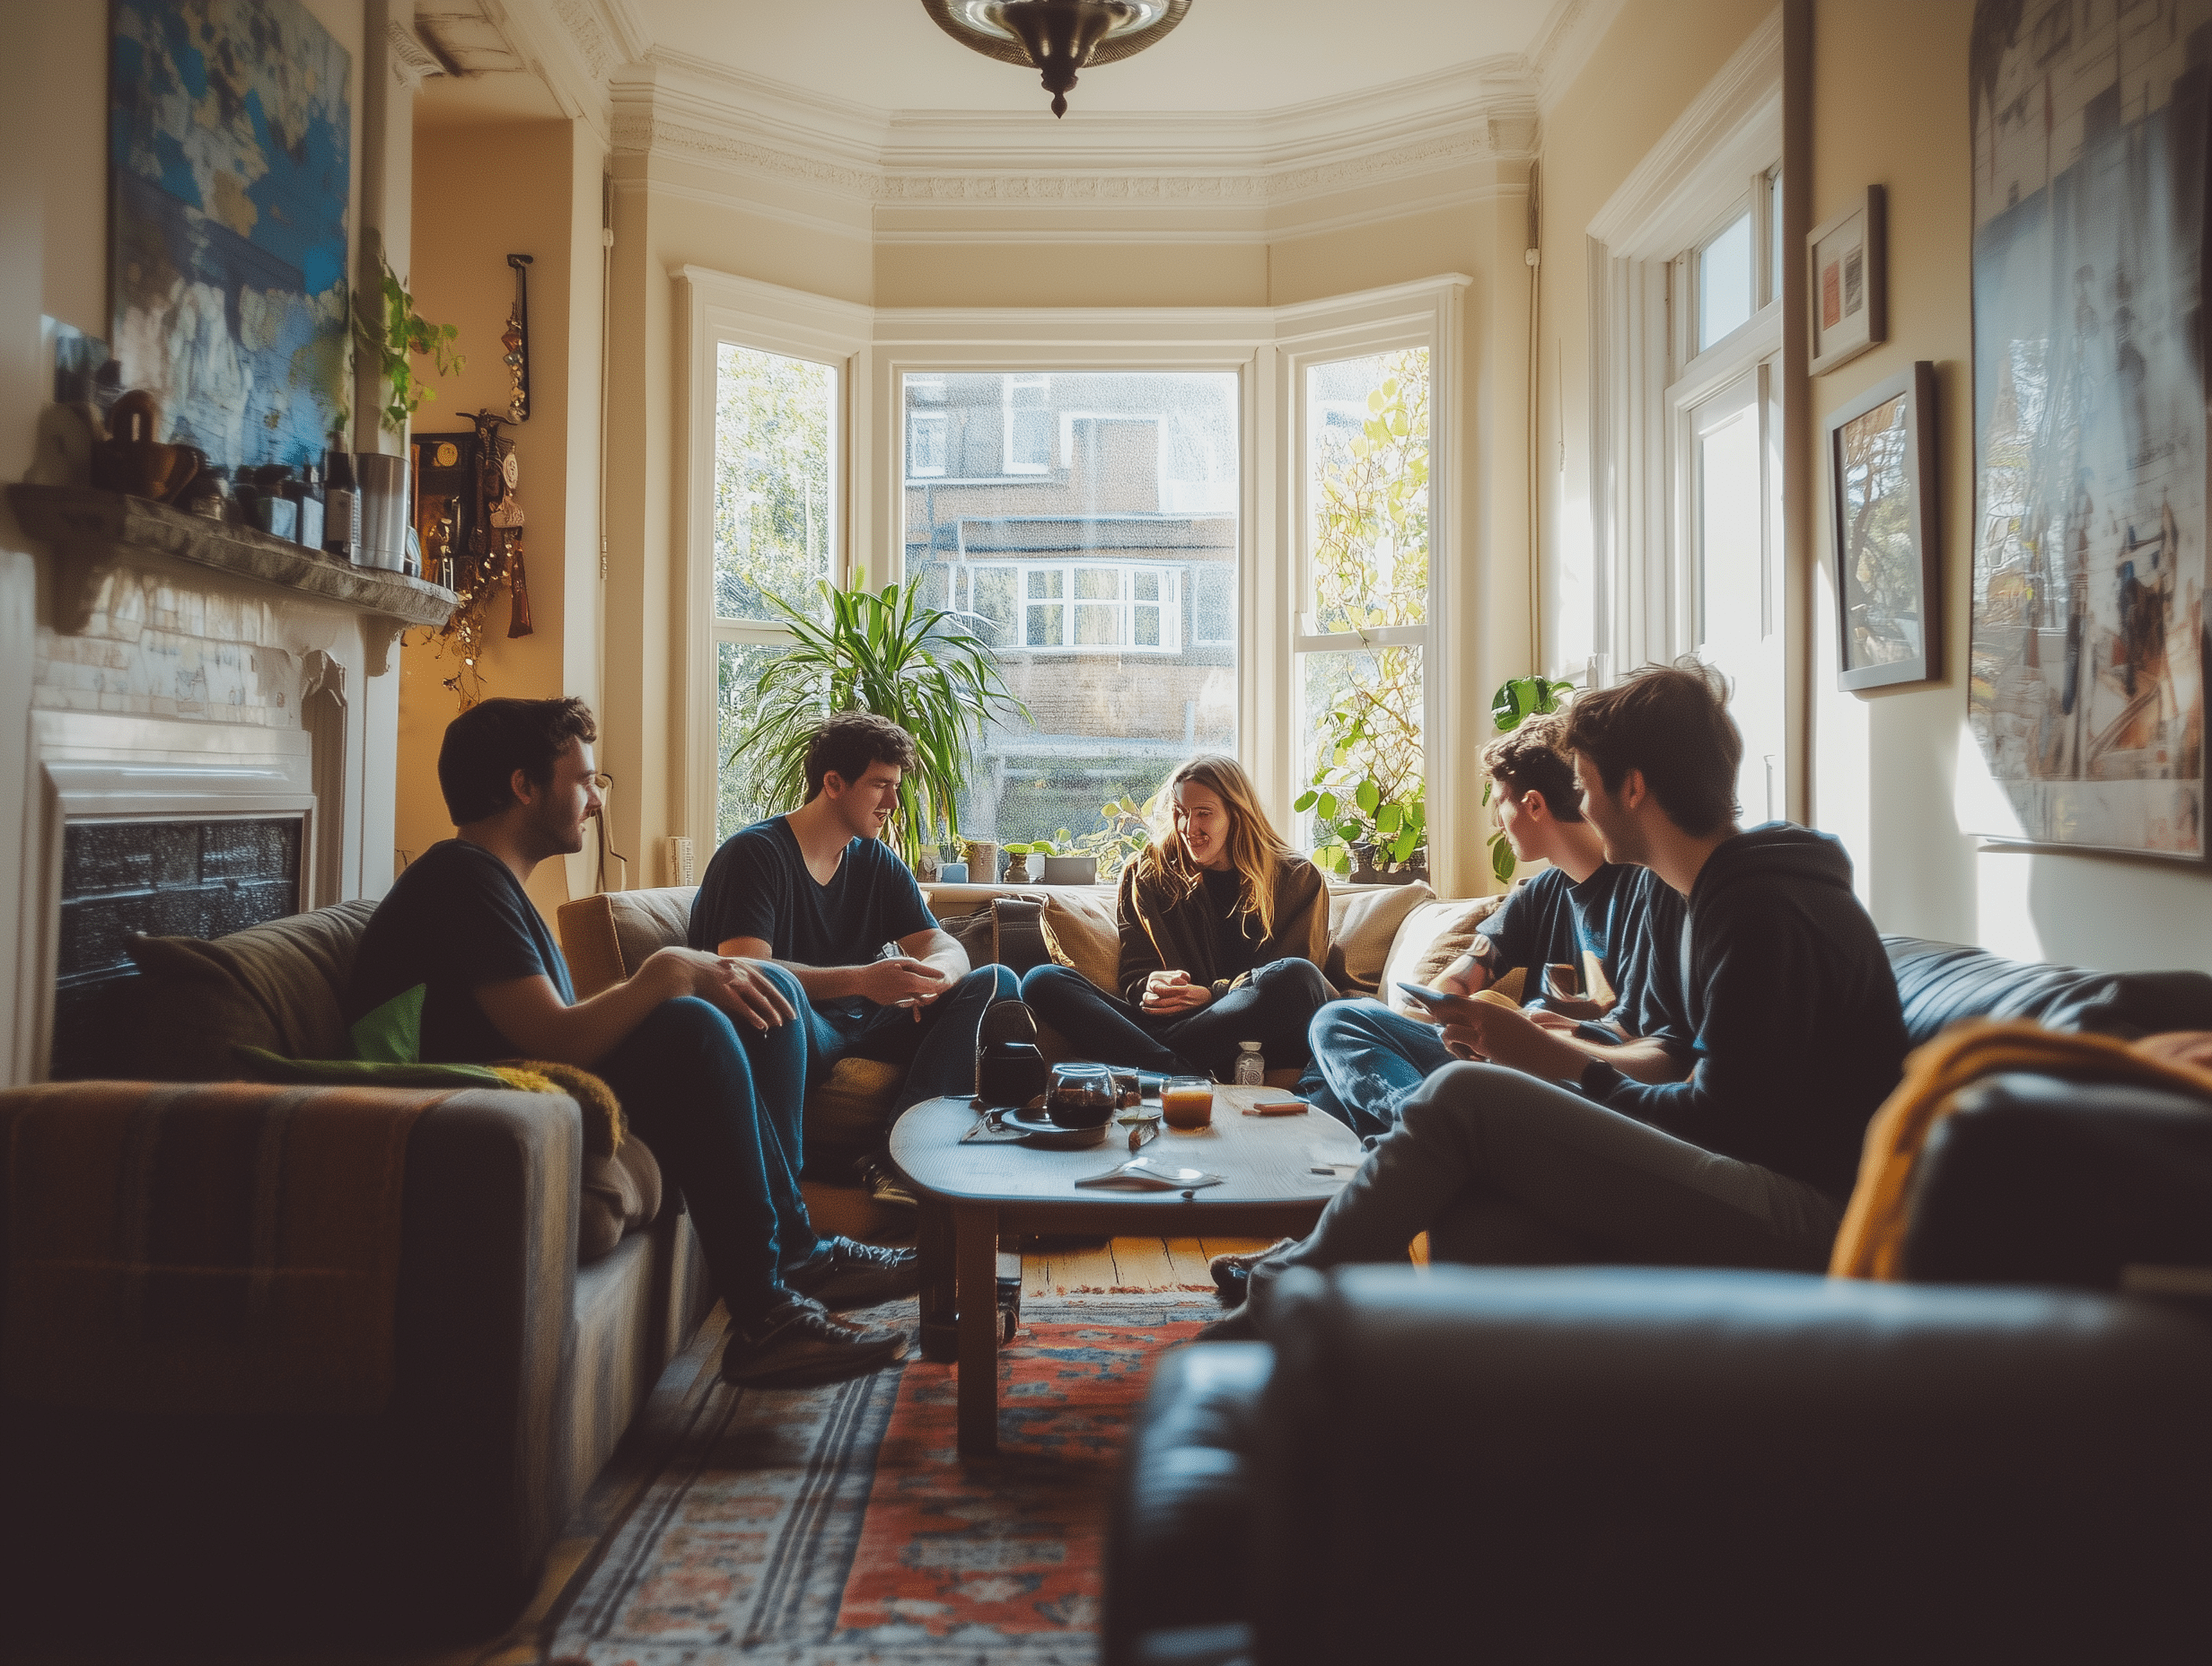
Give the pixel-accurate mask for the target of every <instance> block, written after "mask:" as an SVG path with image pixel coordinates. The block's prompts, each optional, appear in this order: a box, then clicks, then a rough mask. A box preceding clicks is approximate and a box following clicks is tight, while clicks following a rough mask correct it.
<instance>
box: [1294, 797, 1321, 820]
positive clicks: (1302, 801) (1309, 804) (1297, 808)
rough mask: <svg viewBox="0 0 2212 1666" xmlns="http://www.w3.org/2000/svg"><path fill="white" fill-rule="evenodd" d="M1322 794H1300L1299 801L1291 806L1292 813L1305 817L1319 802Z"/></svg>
mask: <svg viewBox="0 0 2212 1666" xmlns="http://www.w3.org/2000/svg"><path fill="white" fill-rule="evenodd" d="M1320 798H1321V794H1319V793H1314V792H1305V793H1301V794H1298V796H1297V799H1296V800H1295V802H1293V803H1292V804H1291V807H1290V808H1291V812H1292V813H1293V814H1294V815H1300V816H1303V814H1305V812H1306V811H1309V810H1311V809H1312V808H1313V806H1314V804H1315V803H1316V802H1319V800H1320Z"/></svg>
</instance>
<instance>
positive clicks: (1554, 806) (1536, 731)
mask: <svg viewBox="0 0 2212 1666" xmlns="http://www.w3.org/2000/svg"><path fill="white" fill-rule="evenodd" d="M1565 726H1566V724H1565V720H1564V719H1563V718H1561V717H1559V716H1558V715H1551V716H1546V717H1527V718H1523V720H1522V722H1521V726H1520V727H1519V728H1517V729H1515V730H1514V732H1512V733H1510V734H1502V735H1500V736H1498V737H1497V740H1495V741H1491V742H1490V743H1489V745H1488V746H1486V747H1484V748H1483V749H1482V767H1483V768H1484V769H1486V770H1487V771H1488V772H1489V776H1490V779H1491V780H1492V781H1494V782H1496V783H1497V785H1498V787H1499V789H1500V790H1502V791H1504V792H1507V793H1510V794H1513V795H1514V797H1515V798H1519V797H1520V796H1522V794H1525V793H1541V794H1543V795H1544V808H1545V809H1547V810H1549V811H1550V812H1551V818H1552V820H1555V821H1580V820H1582V789H1581V788H1580V787H1578V786H1576V785H1575V766H1574V765H1573V764H1572V763H1570V762H1568V761H1567V753H1566V751H1565V750H1564V748H1563V747H1562V746H1561V745H1560V741H1559V734H1560V732H1561V730H1562V729H1563V728H1564V727H1565Z"/></svg>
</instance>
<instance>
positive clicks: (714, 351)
mask: <svg viewBox="0 0 2212 1666" xmlns="http://www.w3.org/2000/svg"><path fill="white" fill-rule="evenodd" d="M671 276H673V277H674V278H675V280H676V287H677V293H678V300H679V306H678V315H679V320H680V338H679V340H678V344H677V364H678V367H679V372H680V375H679V382H680V388H681V390H682V399H683V405H682V409H683V412H684V418H685V420H684V430H685V432H684V434H683V435H682V450H681V455H682V456H683V458H684V460H685V470H684V477H683V480H684V484H683V486H682V487H681V489H680V490H678V491H677V492H676V494H675V495H674V497H673V499H672V501H671V505H670V508H671V521H672V522H673V525H672V526H671V532H672V533H673V541H674V543H675V546H676V548H677V550H678V552H679V563H680V575H681V580H680V582H681V590H680V593H681V596H682V598H683V606H682V611H681V615H680V619H681V623H680V627H679V628H678V629H677V630H676V632H675V633H674V646H675V647H676V648H677V653H676V655H675V659H676V664H675V666H674V668H673V670H674V673H675V674H674V679H673V680H674V684H675V687H676V688H678V689H679V690H680V692H681V695H682V697H681V698H680V701H679V703H678V707H679V714H680V715H679V717H678V721H677V736H676V741H677V744H676V748H675V749H674V750H675V756H676V758H678V759H680V763H679V765H678V770H677V774H678V794H679V799H678V802H680V803H681V805H682V806H683V827H684V829H685V830H686V831H687V832H689V834H690V836H691V837H692V838H693V840H694V841H695V847H696V849H697V850H698V852H700V853H711V852H712V850H713V849H714V846H715V831H716V827H715V821H716V811H717V804H718V799H719V785H720V782H719V770H720V762H721V760H720V758H719V757H718V755H717V754H718V751H719V736H718V732H717V729H716V725H715V674H716V671H717V667H718V662H719V659H720V655H721V652H722V646H721V645H722V644H724V643H725V642H727V643H739V644H747V643H782V642H789V641H790V640H792V635H791V630H790V627H788V626H786V625H781V624H777V623H776V622H775V621H773V620H768V619H724V618H717V617H716V616H715V606H714V593H715V590H714V586H715V503H714V492H715V391H716V381H717V378H718V376H719V374H720V359H721V348H722V346H723V344H724V343H725V342H726V343H729V344H730V345H732V346H741V347H750V348H754V349H756V350H758V351H760V352H764V353H777V354H782V355H785V356H786V357H790V358H799V359H806V360H810V361H812V363H815V364H826V365H829V367H830V368H831V370H833V371H834V372H835V373H836V379H835V381H834V383H833V387H834V389H835V395H834V397H835V399H836V401H837V404H836V408H835V410H834V411H833V412H832V413H831V416H830V422H829V579H830V582H831V583H836V584H840V585H842V584H845V583H849V582H850V573H851V570H852V564H853V563H852V551H853V548H854V542H853V528H854V527H855V526H856V525H858V524H865V521H866V519H867V515H868V512H869V504H870V501H871V499H872V497H873V480H874V475H875V469H874V466H873V460H874V458H875V457H876V456H877V455H879V454H880V453H881V452H883V451H885V450H886V449H887V450H888V452H889V454H890V455H891V458H892V459H894V460H895V461H896V465H897V466H898V467H900V468H901V469H902V468H903V465H904V457H903V449H904V448H903V447H902V446H901V445H900V443H899V436H898V434H897V431H896V430H893V431H892V434H891V435H890V436H888V438H884V439H879V438H878V437H877V436H876V435H875V434H873V433H872V431H871V430H870V428H869V427H868V425H865V424H864V423H862V422H860V421H858V420H857V413H858V409H859V405H860V399H859V395H860V391H861V390H863V389H864V388H865V387H866V386H867V382H868V377H867V365H868V360H869V355H870V348H869V339H868V338H869V330H870V326H871V323H872V320H873V313H872V311H871V310H870V309H869V308H867V307H862V306H855V305H853V304H852V303H849V302H842V301H834V300H831V299H829V298H828V297H827V296H821V295H809V294H803V293H801V292H800V291H797V290H790V289H784V288H780V287H778V286H777V285H773V284H761V283H756V282H754V281H753V280H751V279H750V278H742V277H732V276H729V275H727V274H725V273H721V272H710V271H707V270H705V269H704V268H701V267H678V268H677V269H676V271H675V272H674V273H673V274H672V275H671ZM872 577H873V575H872ZM702 764H703V765H704V767H701V766H702ZM699 865H700V867H701V868H702V869H703V868H704V866H705V855H704V854H702V855H700V857H699Z"/></svg>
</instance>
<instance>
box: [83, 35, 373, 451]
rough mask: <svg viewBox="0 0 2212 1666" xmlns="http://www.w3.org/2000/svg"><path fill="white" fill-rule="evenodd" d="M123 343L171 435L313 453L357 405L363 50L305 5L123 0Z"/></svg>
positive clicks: (118, 256) (119, 92) (116, 306)
mask: <svg viewBox="0 0 2212 1666" xmlns="http://www.w3.org/2000/svg"><path fill="white" fill-rule="evenodd" d="M112 17H113V24H112V29H113V38H112V51H111V57H110V71H109V75H110V83H109V84H110V94H109V125H108V160H109V167H110V172H111V175H112V180H113V185H112V189H113V202H112V210H113V214H114V227H113V245H112V248H111V250H110V258H111V276H110V281H111V285H112V292H113V308H112V318H113V321H112V336H113V346H114V351H115V355H116V357H117V358H118V360H120V361H121V365H122V375H123V384H124V386H126V387H129V388H145V389H149V390H152V391H154V393H156V394H157V395H159V396H160V398H161V400H162V408H163V411H164V427H165V429H166V432H165V433H163V434H162V435H161V436H160V437H161V438H163V439H166V440H171V441H173V442H175V443H179V444H185V445H197V446H198V447H199V448H200V450H202V451H203V452H206V453H207V456H208V459H209V460H210V461H211V462H214V463H215V464H217V465H223V466H228V467H232V468H238V467H241V466H245V465H250V464H255V463H266V462H284V463H295V464H296V463H299V462H303V461H305V460H309V459H311V458H312V459H316V460H320V457H321V454H322V451H323V448H324V446H325V444H326V443H328V440H327V436H328V435H329V434H330V432H331V431H332V429H334V428H336V427H338V426H340V425H342V424H343V423H344V421H345V418H346V415H347V410H348V408H349V405H350V394H349V389H350V385H351V374H350V364H349V361H350V355H349V354H348V353H347V286H346V273H347V241H346V211H347V195H348V169H349V166H350V160H351V151H352V134H353V116H352V110H351V107H350V105H349V103H348V101H347V77H348V75H349V74H350V73H351V69H352V57H351V55H350V54H349V53H347V50H346V48H344V47H342V46H340V45H339V44H338V42H337V41H336V40H335V39H332V38H331V36H330V33H329V31H328V30H326V29H324V28H323V26H322V25H321V24H320V23H319V22H316V21H315V19H314V18H313V17H312V15H310V14H309V13H308V11H307V8H306V7H305V6H303V5H302V4H299V0H115V4H114V8H113V13H112Z"/></svg>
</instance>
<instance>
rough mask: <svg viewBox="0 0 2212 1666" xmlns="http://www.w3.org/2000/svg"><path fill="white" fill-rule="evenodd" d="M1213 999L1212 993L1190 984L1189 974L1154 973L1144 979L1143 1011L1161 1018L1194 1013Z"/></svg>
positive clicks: (1205, 987) (1201, 986)
mask: <svg viewBox="0 0 2212 1666" xmlns="http://www.w3.org/2000/svg"><path fill="white" fill-rule="evenodd" d="M1213 998H1214V992H1213V991H1212V990H1211V989H1209V988H1207V986H1205V985H1204V984H1194V983H1192V982H1191V981H1190V974H1189V972H1154V973H1153V974H1152V975H1151V976H1150V977H1148V978H1145V999H1144V1002H1143V1005H1144V1009H1145V1011H1146V1012H1147V1013H1156V1014H1157V1015H1159V1016H1161V1017H1163V1018H1164V1017H1167V1016H1169V1015H1170V1014H1172V1013H1195V1012H1197V1011H1198V1008H1200V1007H1202V1006H1204V1005H1205V1004H1207V1002H1208V1001H1211V1000H1212V999H1213Z"/></svg>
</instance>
